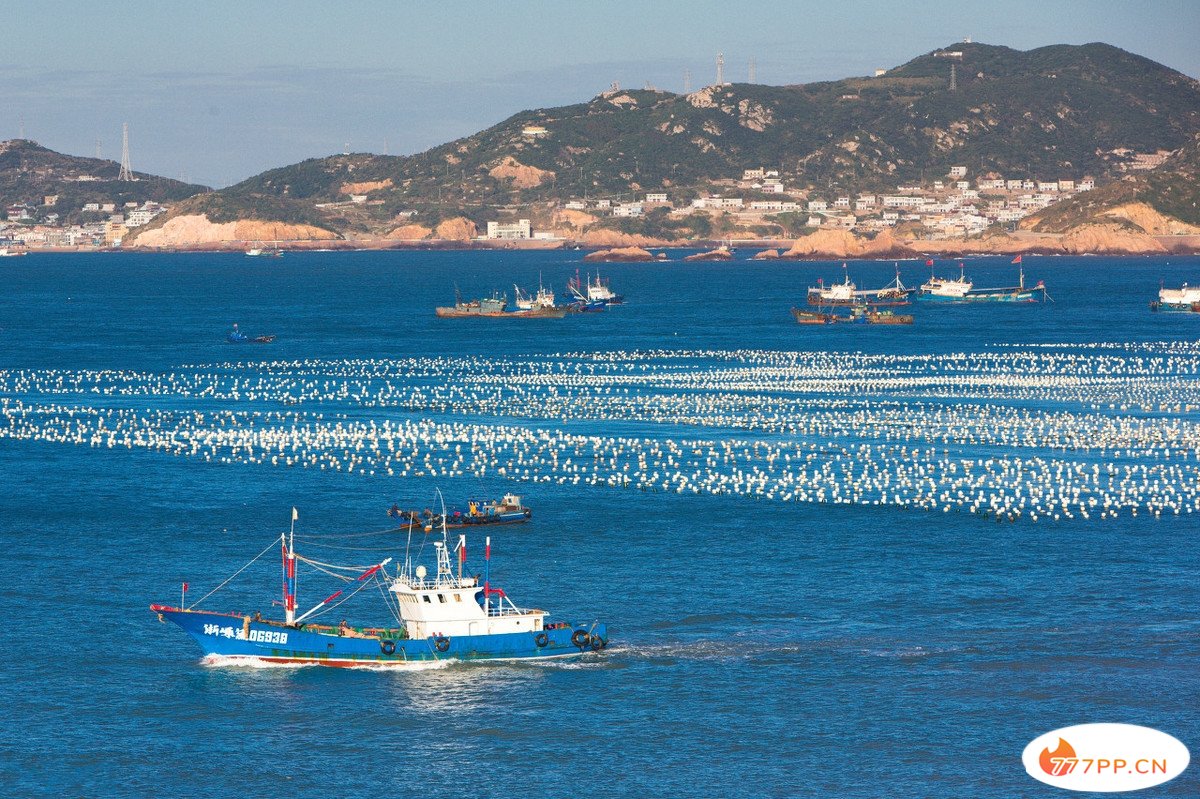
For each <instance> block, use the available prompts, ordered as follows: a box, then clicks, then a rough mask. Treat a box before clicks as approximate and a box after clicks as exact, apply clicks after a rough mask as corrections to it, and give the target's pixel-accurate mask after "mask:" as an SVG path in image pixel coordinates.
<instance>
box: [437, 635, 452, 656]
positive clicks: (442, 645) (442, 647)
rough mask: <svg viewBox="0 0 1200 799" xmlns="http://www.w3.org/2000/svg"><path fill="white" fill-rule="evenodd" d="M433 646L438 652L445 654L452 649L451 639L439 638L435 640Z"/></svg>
mask: <svg viewBox="0 0 1200 799" xmlns="http://www.w3.org/2000/svg"><path fill="white" fill-rule="evenodd" d="M433 646H434V648H436V649H437V651H439V652H445V651H447V650H448V649H449V648H450V639H449V638H447V637H446V636H444V635H443V636H439V637H438V638H435V639H434V641H433Z"/></svg>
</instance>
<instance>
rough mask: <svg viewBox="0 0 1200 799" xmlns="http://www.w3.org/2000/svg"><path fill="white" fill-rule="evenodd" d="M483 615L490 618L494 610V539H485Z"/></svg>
mask: <svg viewBox="0 0 1200 799" xmlns="http://www.w3.org/2000/svg"><path fill="white" fill-rule="evenodd" d="M483 541H484V544H483V613H484V615H485V616H490V615H492V614H491V609H492V582H491V576H492V537H491V536H490V535H489V536H488V537H487V538H485V539H483Z"/></svg>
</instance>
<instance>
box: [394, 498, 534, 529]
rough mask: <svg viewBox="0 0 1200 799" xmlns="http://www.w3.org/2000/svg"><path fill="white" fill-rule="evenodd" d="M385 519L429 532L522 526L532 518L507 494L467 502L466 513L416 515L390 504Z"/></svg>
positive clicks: (428, 509)
mask: <svg viewBox="0 0 1200 799" xmlns="http://www.w3.org/2000/svg"><path fill="white" fill-rule="evenodd" d="M388 516H391V517H392V518H393V519H398V520H399V521H400V524H401V525H402V526H403V525H415V526H416V527H417V528H419V529H421V530H424V531H425V532H427V533H429V532H433V531H434V530H438V529H441V528H442V527H447V528H450V529H455V528H460V527H477V526H480V525H489V524H522V523H524V522H527V521H529V520H530V519H532V518H533V511H532V510H531V509H530V508H528V507H526V506H525V505H522V504H521V498H520V497H519V496H517V495H516V494H513V493H508V494H505V495H504V496H503V497H502V498H501V499H500V500H499V501H497V500H490V501H486V502H480V501H478V500H470V501H469V502H467V510H466V512H463V511H459V510H452V511H449V512H447V513H446V514H445V515H442V514H438V513H434V512H433V510H432V509H430V508H426V509H425V510H424V511H423V512H421V513H418V512H417V511H415V510H402V509H401V508H400V506H399V505H392V507H390V508H388Z"/></svg>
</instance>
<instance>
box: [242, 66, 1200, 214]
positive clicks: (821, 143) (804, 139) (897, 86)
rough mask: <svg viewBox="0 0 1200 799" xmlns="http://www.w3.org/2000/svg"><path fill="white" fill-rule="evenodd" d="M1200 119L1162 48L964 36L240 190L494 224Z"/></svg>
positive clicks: (1157, 129)
mask: <svg viewBox="0 0 1200 799" xmlns="http://www.w3.org/2000/svg"><path fill="white" fill-rule="evenodd" d="M948 53H957V54H959V55H948ZM952 66H953V69H954V73H955V75H954V77H955V83H956V86H955V87H954V89H953V90H951V86H950V79H951V67H952ZM531 127H537V128H544V129H545V133H544V134H542V133H541V132H540V131H535V132H525V131H526V129H527V128H531ZM1198 132H1200V84H1197V82H1196V81H1195V80H1193V79H1191V78H1189V77H1187V76H1185V75H1183V74H1181V73H1179V72H1176V71H1174V70H1171V69H1169V68H1167V67H1165V66H1163V65H1161V64H1157V63H1155V62H1153V61H1150V60H1148V59H1146V58H1142V57H1140V56H1137V55H1134V54H1132V53H1128V52H1125V51H1123V50H1120V49H1118V48H1115V47H1112V46H1109V45H1105V44H1088V45H1082V46H1068V45H1056V46H1052V47H1043V48H1038V49H1036V50H1030V51H1026V52H1022V51H1018V50H1013V49H1010V48H1007V47H997V46H992V45H985V44H969V43H963V44H956V45H952V46H951V47H949V48H946V49H945V50H944V51H934V52H932V53H927V54H925V55H922V56H920V57H918V58H915V59H913V60H912V61H910V62H908V63H907V64H904V65H902V66H899V67H896V68H895V69H892V70H889V71H888V72H887V73H885V74H884V75H882V76H879V77H872V78H866V77H860V78H847V79H845V80H840V81H833V82H824V83H813V84H805V85H796V86H764V85H757V84H734V85H726V86H721V87H708V88H705V89H702V90H700V91H697V92H694V93H692V94H690V95H686V96H685V95H677V94H671V93H667V92H661V91H650V90H630V91H623V90H613V91H608V92H605V93H603V94H601V95H600V96H598V97H596V98H593V99H592V100H590V101H588V102H586V103H579V104H577V105H571V106H564V107H560V108H549V109H539V110H533V111H525V112H522V113H519V114H516V115H514V116H512V117H510V118H509V119H507V120H505V121H504V122H502V123H500V124H498V125H495V126H493V127H491V128H488V129H486V130H483V131H480V132H479V133H476V134H473V135H471V136H467V137H465V138H462V139H459V140H456V141H453V142H449V143H447V144H444V145H441V146H439V147H435V148H433V149H431V150H428V151H426V152H424V153H420V154H418V155H414V156H411V157H388V156H375V155H369V154H355V155H348V156H334V157H331V158H322V159H312V160H309V161H305V162H302V163H300V164H295V165H292V166H288V167H283V168H280V169H274V170H270V171H268V172H264V173H263V174H261V175H257V176H255V177H253V178H251V179H249V180H246V181H244V182H242V183H240V184H238V185H236V186H233V187H231V188H229V189H226V190H224V191H223V192H222V194H227V195H229V196H231V197H232V196H236V197H238V198H241V199H240V201H241V202H242V203H250V204H251V205H252V204H253V198H255V197H260V198H267V197H270V198H274V199H276V200H285V201H289V202H295V203H300V204H303V205H306V206H307V207H308V208H310V209H311V208H312V207H313V206H314V205H315V204H317V203H331V202H337V201H344V200H346V199H347V196H348V192H350V191H353V190H354V188H353V187H354V185H355V184H357V185H359V186H364V185H366V186H370V185H371V184H386V185H383V186H380V187H375V188H371V189H365V190H364V191H365V193H368V195H369V198H370V200H371V201H374V203H375V204H373V205H369V206H367V207H366V208H365V209H364V210H362V212H361V213H360V214H359V215H358V216H357V217H355V219H356V222H355V224H357V225H365V226H368V227H369V226H370V225H372V224H378V225H380V226H384V225H386V224H388V223H389V222H390V221H391V220H392V219H393V218H394V216H395V214H396V212H398V211H400V210H416V211H417V212H418V218H419V219H420V220H421V222H422V224H426V225H428V224H431V223H434V222H436V221H438V219H440V218H443V217H445V216H451V215H458V214H465V215H467V216H470V217H472V218H473V219H474V220H475V221H476V222H482V221H485V220H486V219H494V218H496V217H497V216H498V215H500V214H502V211H498V210H496V209H497V208H498V207H503V206H511V205H517V204H527V203H531V202H536V201H539V200H551V199H563V198H568V197H582V196H584V195H585V194H587V195H588V196H592V197H595V196H613V197H620V196H624V197H631V196H633V195H635V194H639V193H642V192H645V191H662V190H664V189H665V190H666V191H668V193H669V194H671V196H672V199H675V200H678V199H686V198H688V197H690V196H695V195H696V194H697V193H699V192H706V191H710V190H712V188H713V184H714V182H716V181H721V180H728V179H730V178H738V177H740V176H741V172H742V170H743V169H745V168H748V167H758V166H764V167H767V168H773V169H778V170H779V171H780V174H781V177H782V178H783V179H784V181H785V182H786V184H787V185H788V187H789V188H806V187H812V188H817V189H819V190H821V191H822V192H823V193H825V194H831V193H832V192H834V191H838V192H852V191H858V190H885V189H889V188H893V187H895V186H896V185H897V184H903V183H907V182H915V181H920V180H922V179H923V178H925V179H927V180H930V179H932V178H933V177H940V176H943V175H945V174H946V172H947V171H948V169H949V167H951V166H955V165H961V166H966V167H967V169H968V175H969V176H971V177H973V176H975V175H978V174H982V173H987V172H995V173H998V174H1001V175H1005V176H1013V177H1029V178H1033V179H1043V180H1057V179H1059V178H1060V177H1073V178H1079V177H1082V176H1084V175H1091V176H1094V177H1096V178H1097V179H1098V180H1099V181H1104V180H1105V179H1107V178H1110V177H1113V176H1115V175H1119V174H1121V168H1122V166H1123V164H1124V163H1125V162H1126V161H1128V160H1129V159H1130V158H1131V157H1132V156H1133V154H1135V153H1153V152H1156V151H1163V150H1175V149H1177V148H1179V147H1181V146H1183V145H1185V144H1186V143H1188V142H1189V141H1191V139H1192V138H1193V136H1194V135H1195V134H1197V133H1198Z"/></svg>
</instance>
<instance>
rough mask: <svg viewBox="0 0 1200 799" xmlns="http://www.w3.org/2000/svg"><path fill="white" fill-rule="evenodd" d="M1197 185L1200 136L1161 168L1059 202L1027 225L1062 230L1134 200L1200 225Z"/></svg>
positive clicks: (1097, 218)
mask: <svg viewBox="0 0 1200 799" xmlns="http://www.w3.org/2000/svg"><path fill="white" fill-rule="evenodd" d="M1197 187H1200V136H1197V137H1196V138H1194V139H1193V140H1192V141H1191V142H1189V143H1188V144H1186V145H1184V146H1183V147H1181V148H1180V149H1179V150H1177V151H1176V152H1175V153H1173V154H1172V155H1171V157H1170V158H1168V159H1167V161H1166V162H1165V163H1163V165H1162V166H1160V167H1158V168H1157V169H1154V170H1152V171H1149V172H1141V173H1135V174H1131V175H1128V176H1126V177H1125V178H1124V179H1122V180H1117V181H1114V182H1112V183H1109V184H1108V185H1105V186H1101V187H1100V188H1098V189H1096V190H1095V191H1089V192H1085V193H1083V194H1079V195H1077V196H1075V197H1072V198H1071V199H1069V200H1065V201H1063V202H1060V203H1056V204H1055V205H1052V206H1051V207H1049V208H1047V209H1046V210H1045V211H1042V212H1041V213H1038V214H1036V215H1034V216H1031V217H1028V218H1027V219H1026V220H1024V224H1023V227H1026V228H1029V229H1030V230H1035V231H1038V232H1041V233H1062V232H1064V231H1067V230H1070V229H1071V228H1073V227H1077V226H1079V225H1081V224H1085V223H1087V222H1094V221H1103V220H1105V218H1106V217H1109V216H1110V215H1111V214H1113V212H1114V210H1117V209H1120V208H1122V207H1124V206H1128V205H1130V204H1131V203H1144V204H1145V205H1148V206H1149V207H1150V208H1152V209H1153V210H1154V211H1156V212H1157V213H1158V214H1161V215H1163V216H1165V217H1169V218H1171V219H1175V220H1178V221H1180V222H1183V223H1185V224H1188V225H1196V226H1200V206H1198V203H1200V190H1198V189H1197ZM1118 218H1120V217H1119V216H1118ZM1123 224H1125V225H1126V226H1128V227H1132V228H1140V227H1141V226H1140V225H1138V224H1137V222H1135V221H1133V220H1124V222H1123ZM1150 232H1154V231H1150Z"/></svg>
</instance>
